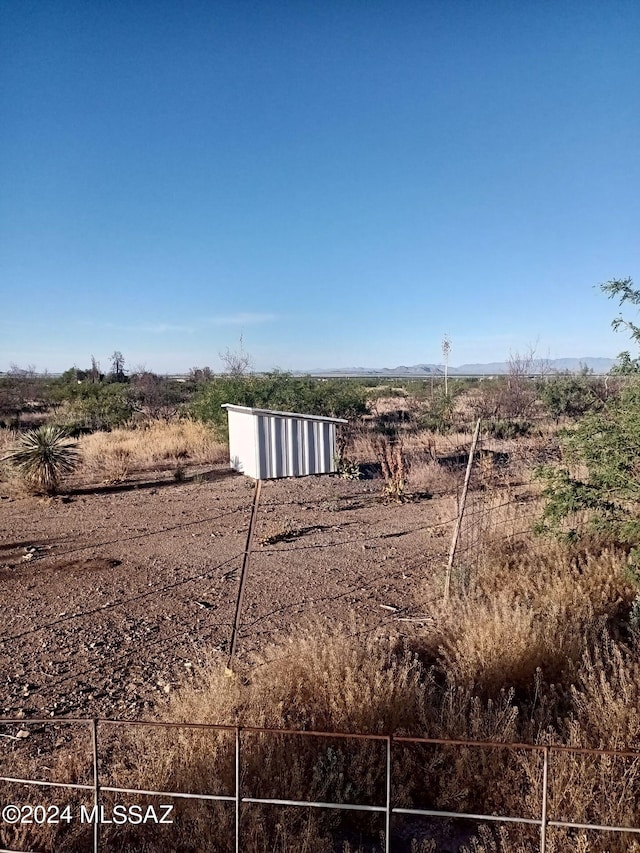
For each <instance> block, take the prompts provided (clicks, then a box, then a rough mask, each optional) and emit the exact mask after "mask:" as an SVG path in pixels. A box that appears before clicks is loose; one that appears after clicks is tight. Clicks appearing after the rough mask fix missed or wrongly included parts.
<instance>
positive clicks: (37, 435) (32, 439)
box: [3, 425, 80, 494]
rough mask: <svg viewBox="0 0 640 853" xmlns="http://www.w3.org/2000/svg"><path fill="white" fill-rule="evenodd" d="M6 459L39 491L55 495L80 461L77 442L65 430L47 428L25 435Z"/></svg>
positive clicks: (50, 426) (52, 427)
mask: <svg viewBox="0 0 640 853" xmlns="http://www.w3.org/2000/svg"><path fill="white" fill-rule="evenodd" d="M3 459H4V460H5V461H6V462H8V463H9V464H10V465H11V466H12V467H13V468H14V469H16V470H17V471H18V473H19V474H20V475H21V476H22V477H23V479H24V481H25V483H26V484H27V486H28V487H29V488H31V489H32V490H33V491H35V492H44V493H46V494H54V493H55V492H57V490H58V487H59V485H60V480H61V479H62V477H64V475H65V474H70V473H71V472H72V471H73V470H74V469H75V468H76V466H77V465H78V463H79V462H80V455H79V453H78V449H77V446H76V443H75V442H74V441H73V440H72V439H71V438H70V437H69V434H68V432H67V430H65V429H64V428H62V427H58V426H52V425H45V426H42V427H39V428H38V429H34V430H29V432H26V433H23V435H21V436H20V438H19V439H18V443H17V445H16V447H14V448H13V449H11V450H8V451H7V452H6V453H5V454H4V457H3Z"/></svg>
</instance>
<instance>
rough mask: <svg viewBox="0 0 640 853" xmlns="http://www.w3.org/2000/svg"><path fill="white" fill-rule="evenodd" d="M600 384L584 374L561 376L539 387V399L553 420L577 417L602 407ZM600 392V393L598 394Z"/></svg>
mask: <svg viewBox="0 0 640 853" xmlns="http://www.w3.org/2000/svg"><path fill="white" fill-rule="evenodd" d="M600 384H601V382H600V381H599V380H596V379H595V378H590V377H589V376H588V375H587V374H586V373H582V374H580V375H578V376H576V375H572V374H563V375H561V376H555V377H553V378H552V379H548V380H547V381H546V382H542V383H541V385H540V391H539V394H540V399H541V401H542V404H543V405H544V407H545V408H546V409H547V411H548V412H549V414H550V415H552V416H553V417H554V418H560V417H562V416H566V417H579V416H580V415H584V414H586V413H587V412H590V411H594V410H597V409H599V408H601V406H602V389H601V388H600V387H599V386H600ZM598 392H600V393H598Z"/></svg>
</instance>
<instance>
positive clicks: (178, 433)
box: [79, 420, 227, 482]
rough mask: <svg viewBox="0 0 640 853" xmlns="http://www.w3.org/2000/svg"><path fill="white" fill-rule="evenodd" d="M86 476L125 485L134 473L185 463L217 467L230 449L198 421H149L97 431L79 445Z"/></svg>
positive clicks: (82, 439) (81, 440)
mask: <svg viewBox="0 0 640 853" xmlns="http://www.w3.org/2000/svg"><path fill="white" fill-rule="evenodd" d="M79 445H80V450H81V452H82V455H83V459H84V466H83V470H84V472H85V474H88V475H90V476H97V477H100V478H102V479H103V480H105V481H107V482H121V481H122V480H124V479H126V478H127V476H128V475H129V474H130V473H132V472H134V471H143V470H147V469H153V468H155V469H157V468H170V467H175V466H178V465H184V464H185V463H188V462H190V463H192V464H215V463H218V462H222V461H224V460H225V459H226V458H227V449H226V446H225V445H224V444H222V443H221V442H220V441H219V440H218V439H217V438H216V436H215V434H214V432H213V431H212V430H211V429H209V428H208V427H207V426H205V425H204V424H202V423H199V422H198V421H192V420H176V421H170V422H167V421H162V420H158V421H149V422H147V423H145V424H142V425H140V426H138V427H136V428H135V429H124V428H121V429H114V430H113V431H112V432H95V433H92V434H91V435H87V436H84V437H83V438H81V439H80V442H79Z"/></svg>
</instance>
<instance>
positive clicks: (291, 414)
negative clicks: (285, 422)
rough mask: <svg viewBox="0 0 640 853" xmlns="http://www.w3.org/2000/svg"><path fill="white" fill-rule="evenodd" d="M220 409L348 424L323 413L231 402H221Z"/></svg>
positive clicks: (341, 419)
mask: <svg viewBox="0 0 640 853" xmlns="http://www.w3.org/2000/svg"><path fill="white" fill-rule="evenodd" d="M220 408H221V409H228V410H231V411H232V412H243V413H244V414H249V415H275V416H279V417H281V418H301V419H302V420H305V421H325V422H328V423H332V424H348V423H349V421H346V420H345V419H344V418H328V417H325V416H324V415H303V414H301V413H300V412H277V411H274V410H272V409H254V408H252V407H251V406H235V405H234V404H233V403H223V404H222V406H221V407H220Z"/></svg>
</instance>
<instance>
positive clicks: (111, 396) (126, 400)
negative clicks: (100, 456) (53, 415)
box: [58, 383, 135, 433]
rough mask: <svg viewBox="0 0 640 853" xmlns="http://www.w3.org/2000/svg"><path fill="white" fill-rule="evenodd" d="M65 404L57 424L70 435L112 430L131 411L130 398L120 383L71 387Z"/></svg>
mask: <svg viewBox="0 0 640 853" xmlns="http://www.w3.org/2000/svg"><path fill="white" fill-rule="evenodd" d="M65 402H66V406H65V408H64V410H63V411H62V412H61V414H60V415H59V417H58V420H60V421H61V423H62V425H64V426H66V427H67V428H68V429H69V430H70V431H71V432H73V433H78V432H94V431H96V430H111V429H115V428H116V427H118V426H121V425H122V424H124V423H126V422H127V421H128V420H129V419H130V418H131V416H132V415H133V413H134V411H135V405H134V397H133V394H132V392H131V390H130V389H129V387H128V386H127V385H124V384H122V383H110V384H107V385H103V384H99V383H96V384H90V383H86V384H85V383H82V385H76V386H71V387H70V388H69V389H67V394H66V395H65Z"/></svg>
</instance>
